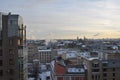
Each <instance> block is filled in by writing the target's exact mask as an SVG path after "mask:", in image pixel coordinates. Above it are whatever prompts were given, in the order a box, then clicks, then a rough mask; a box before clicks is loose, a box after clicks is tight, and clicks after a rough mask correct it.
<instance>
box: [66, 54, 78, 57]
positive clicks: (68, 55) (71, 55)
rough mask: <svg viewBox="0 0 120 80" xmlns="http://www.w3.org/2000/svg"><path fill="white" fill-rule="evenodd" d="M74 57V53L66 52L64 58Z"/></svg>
mask: <svg viewBox="0 0 120 80" xmlns="http://www.w3.org/2000/svg"><path fill="white" fill-rule="evenodd" d="M75 57H77V56H76V54H74V53H67V54H66V58H75Z"/></svg>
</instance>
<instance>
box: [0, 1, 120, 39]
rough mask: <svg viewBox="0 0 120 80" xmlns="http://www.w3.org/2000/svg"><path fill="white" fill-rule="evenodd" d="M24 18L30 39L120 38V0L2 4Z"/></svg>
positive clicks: (8, 10) (1, 10) (0, 6)
mask: <svg viewBox="0 0 120 80" xmlns="http://www.w3.org/2000/svg"><path fill="white" fill-rule="evenodd" d="M0 12H5V13H8V12H12V13H13V14H20V15H21V16H22V17H23V20H24V24H26V25H27V38H29V39H30V38H31V39H55V38H57V39H58V38H60V39H61V38H76V37H77V36H79V37H80V38H83V36H86V37H88V38H120V0H1V1H0Z"/></svg>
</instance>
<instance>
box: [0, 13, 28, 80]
mask: <svg viewBox="0 0 120 80" xmlns="http://www.w3.org/2000/svg"><path fill="white" fill-rule="evenodd" d="M25 41H26V27H25V26H24V25H23V21H22V17H21V16H19V15H17V14H11V13H9V14H3V13H0V80H27V47H26V44H25Z"/></svg>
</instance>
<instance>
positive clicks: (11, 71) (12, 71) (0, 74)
mask: <svg viewBox="0 0 120 80" xmlns="http://www.w3.org/2000/svg"><path fill="white" fill-rule="evenodd" d="M8 73H9V74H10V75H14V70H13V69H9V70H8ZM0 76H3V70H0Z"/></svg>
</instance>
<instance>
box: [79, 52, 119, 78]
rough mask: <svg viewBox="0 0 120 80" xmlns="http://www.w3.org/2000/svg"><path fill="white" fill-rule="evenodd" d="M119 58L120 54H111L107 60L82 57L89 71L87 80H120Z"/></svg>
mask: <svg viewBox="0 0 120 80" xmlns="http://www.w3.org/2000/svg"><path fill="white" fill-rule="evenodd" d="M115 55H117V56H115ZM118 56H120V53H118V54H114V53H113V54H111V55H110V54H109V58H107V59H99V58H97V57H96V58H95V57H94V58H86V57H82V58H81V59H83V60H84V65H85V66H86V70H87V80H120V76H119V75H120V58H118ZM115 57H116V58H115Z"/></svg>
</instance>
